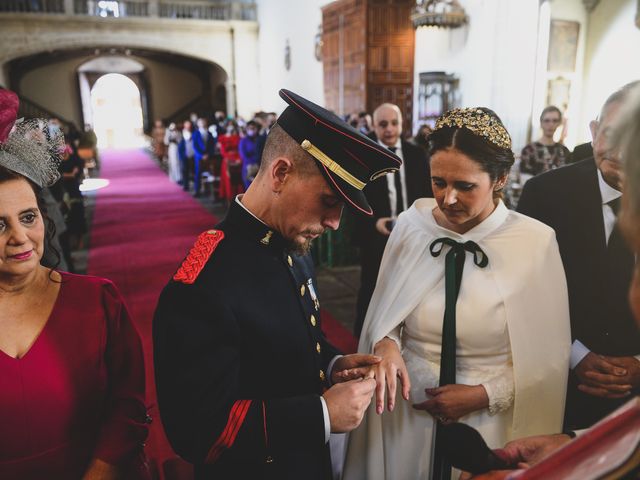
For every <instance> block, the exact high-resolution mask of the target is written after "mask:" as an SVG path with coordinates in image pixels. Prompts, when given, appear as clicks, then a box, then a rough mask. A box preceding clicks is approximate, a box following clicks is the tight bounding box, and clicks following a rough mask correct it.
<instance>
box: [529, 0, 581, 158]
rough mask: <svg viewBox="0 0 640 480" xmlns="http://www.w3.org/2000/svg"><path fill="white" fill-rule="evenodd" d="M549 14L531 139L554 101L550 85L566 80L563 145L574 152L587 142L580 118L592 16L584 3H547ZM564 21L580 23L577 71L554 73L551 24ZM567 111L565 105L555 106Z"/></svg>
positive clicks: (565, 0) (574, 0) (566, 0)
mask: <svg viewBox="0 0 640 480" xmlns="http://www.w3.org/2000/svg"><path fill="white" fill-rule="evenodd" d="M547 3H548V9H549V15H548V17H547V18H545V22H546V25H543V26H542V28H541V29H540V35H541V36H542V37H543V38H542V39H541V40H543V42H542V43H541V49H540V51H539V55H540V68H539V71H538V75H537V82H538V84H537V87H538V88H537V90H536V95H535V100H534V106H533V109H532V112H531V139H532V140H533V139H536V138H538V137H539V136H540V134H541V132H540V112H542V109H543V108H545V107H546V106H547V105H549V104H550V103H558V102H553V100H550V99H549V96H548V93H549V82H550V81H553V80H554V79H563V80H568V81H570V82H571V87H570V92H569V101H568V105H567V109H566V110H565V112H564V117H565V118H564V120H565V133H564V138H563V141H564V144H565V145H567V146H568V147H569V148H570V149H572V148H573V147H574V146H575V145H576V144H578V143H582V142H584V141H585V140H586V139H583V138H584V135H582V132H583V130H584V122H583V119H582V118H581V116H580V115H581V110H582V109H581V103H580V101H581V98H582V90H583V88H584V81H583V79H584V62H585V55H586V43H587V37H588V32H589V15H588V12H587V10H586V9H585V7H584V3H583V2H582V0H552V1H548V2H547ZM553 20H562V21H570V22H577V23H578V24H579V34H578V41H577V45H576V55H575V69H574V71H573V72H554V71H549V70H548V68H547V67H548V64H547V60H548V49H549V34H550V21H553ZM556 106H557V107H559V108H561V109H563V110H564V106H563V105H560V104H559V105H556Z"/></svg>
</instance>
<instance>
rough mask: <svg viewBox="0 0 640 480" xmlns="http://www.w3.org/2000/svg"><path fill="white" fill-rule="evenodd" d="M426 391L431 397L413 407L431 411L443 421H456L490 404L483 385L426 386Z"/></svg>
mask: <svg viewBox="0 0 640 480" xmlns="http://www.w3.org/2000/svg"><path fill="white" fill-rule="evenodd" d="M425 393H426V394H427V395H430V396H431V398H430V399H429V400H426V401H424V402H422V403H417V404H415V405H413V408H415V409H417V410H425V411H427V412H429V413H430V414H431V415H432V416H433V417H434V418H436V419H437V420H439V421H440V422H442V423H451V422H455V421H457V420H458V419H459V418H460V417H464V416H465V415H468V414H469V413H471V412H475V411H476V410H482V409H483V408H487V407H488V406H489V397H488V396H487V391H486V390H485V388H484V387H483V386H482V385H473V386H472V385H461V384H454V385H444V386H443V387H437V388H426V389H425Z"/></svg>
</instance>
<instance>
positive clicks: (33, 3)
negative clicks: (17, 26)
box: [0, 0, 65, 13]
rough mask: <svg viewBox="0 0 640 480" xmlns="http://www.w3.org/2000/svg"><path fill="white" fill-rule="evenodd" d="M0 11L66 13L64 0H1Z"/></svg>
mask: <svg viewBox="0 0 640 480" xmlns="http://www.w3.org/2000/svg"><path fill="white" fill-rule="evenodd" d="M0 12H11V13H65V8H64V0H1V1H0Z"/></svg>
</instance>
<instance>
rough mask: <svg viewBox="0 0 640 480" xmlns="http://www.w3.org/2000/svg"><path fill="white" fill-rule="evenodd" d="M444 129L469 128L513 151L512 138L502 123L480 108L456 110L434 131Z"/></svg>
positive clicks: (438, 121) (442, 119) (438, 123)
mask: <svg viewBox="0 0 640 480" xmlns="http://www.w3.org/2000/svg"><path fill="white" fill-rule="evenodd" d="M444 127H453V128H463V127H464V128H467V129H468V130H471V131H472V132H473V133H474V134H476V135H478V136H480V137H483V138H484V139H486V140H488V141H490V142H491V143H493V144H494V145H496V146H498V147H500V148H507V149H511V136H510V135H509V132H507V129H506V128H504V125H502V123H500V121H499V120H498V119H497V118H496V117H494V116H492V115H490V114H488V113H487V112H485V111H484V110H481V109H479V108H454V109H453V110H449V111H448V112H446V113H445V114H443V115H442V116H441V117H440V118H438V120H437V121H436V128H435V129H434V131H436V130H439V129H441V128H444Z"/></svg>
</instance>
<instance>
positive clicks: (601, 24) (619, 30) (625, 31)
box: [581, 0, 640, 141]
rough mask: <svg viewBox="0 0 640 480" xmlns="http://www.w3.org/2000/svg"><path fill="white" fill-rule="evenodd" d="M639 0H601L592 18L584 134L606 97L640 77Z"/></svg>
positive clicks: (584, 92) (584, 108) (587, 136)
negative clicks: (636, 19)
mask: <svg viewBox="0 0 640 480" xmlns="http://www.w3.org/2000/svg"><path fill="white" fill-rule="evenodd" d="M638 8H639V7H638V2H637V0H601V1H600V3H599V4H598V6H597V7H596V8H595V9H594V10H593V12H592V13H591V15H590V18H589V37H588V40H587V45H586V60H585V70H584V83H585V88H584V91H583V95H582V99H581V100H582V101H581V105H582V112H581V118H582V120H581V121H582V125H583V126H584V127H583V130H582V131H581V137H582V138H584V139H585V141H586V140H590V139H591V136H590V134H589V132H588V130H587V128H586V127H587V126H588V123H589V121H590V120H593V119H595V118H596V117H597V116H598V114H599V109H600V107H601V106H602V103H603V102H604V101H605V100H606V98H607V97H608V96H609V95H610V94H611V93H612V92H614V91H615V90H616V89H618V88H620V87H621V86H623V85H625V84H626V83H629V82H631V81H634V80H639V79H640V55H638V53H637V52H638V48H639V47H640V28H638V27H637V26H636V25H635V17H636V13H637V11H638Z"/></svg>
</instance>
